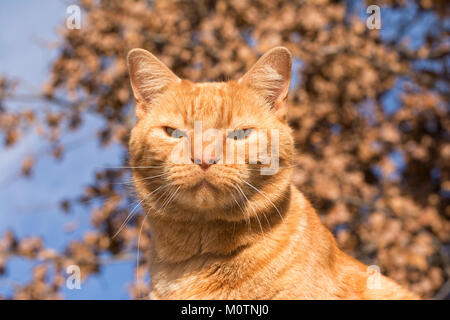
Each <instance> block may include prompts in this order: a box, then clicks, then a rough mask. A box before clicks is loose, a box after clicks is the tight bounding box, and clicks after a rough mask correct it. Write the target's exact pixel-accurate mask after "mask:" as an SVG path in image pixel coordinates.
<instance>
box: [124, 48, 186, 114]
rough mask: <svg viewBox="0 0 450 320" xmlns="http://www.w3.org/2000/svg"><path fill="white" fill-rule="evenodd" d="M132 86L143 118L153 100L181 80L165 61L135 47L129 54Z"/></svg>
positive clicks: (137, 110)
mask: <svg viewBox="0 0 450 320" xmlns="http://www.w3.org/2000/svg"><path fill="white" fill-rule="evenodd" d="M127 63H128V71H129V73H130V80H131V88H132V89H133V93H134V97H135V98H136V116H137V117H138V119H139V118H141V117H142V116H144V114H145V112H146V108H148V107H149V105H150V104H151V102H152V100H153V99H155V97H156V96H158V95H160V94H161V93H163V92H164V91H165V90H167V88H168V87H169V86H170V85H171V84H173V83H179V82H181V79H180V78H178V77H177V76H176V75H175V74H174V73H173V72H172V71H171V70H170V69H169V68H168V67H167V66H166V65H165V64H164V63H162V62H161V61H160V60H159V59H158V58H156V57H155V56H154V55H153V54H151V53H150V52H148V51H147V50H144V49H133V50H131V51H130V52H129V53H128V56H127Z"/></svg>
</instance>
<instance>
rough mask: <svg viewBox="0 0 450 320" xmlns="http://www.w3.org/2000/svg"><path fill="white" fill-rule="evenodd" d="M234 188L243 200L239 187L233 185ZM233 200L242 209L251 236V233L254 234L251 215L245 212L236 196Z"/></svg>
mask: <svg viewBox="0 0 450 320" xmlns="http://www.w3.org/2000/svg"><path fill="white" fill-rule="evenodd" d="M233 187H234V189H235V190H236V192H237V195H239V196H240V198H241V199H243V197H242V195H241V194H240V192H239V190H238V188H237V186H236V185H234V184H233ZM233 199H234V201H235V202H236V203H237V205H238V206H239V208H240V209H241V211H242V213H243V214H244V218H245V222H246V223H247V225H248V234H249V235H250V234H251V232H252V226H251V221H250V214H249V213H248V212H247V211H246V210H244V208H243V207H242V206H241V205H240V203H239V202H238V201H237V200H236V198H234V196H233Z"/></svg>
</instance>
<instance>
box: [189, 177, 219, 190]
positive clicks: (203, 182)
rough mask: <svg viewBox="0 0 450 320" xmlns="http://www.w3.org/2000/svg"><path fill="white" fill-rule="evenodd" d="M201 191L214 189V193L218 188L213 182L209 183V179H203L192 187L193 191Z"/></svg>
mask: <svg viewBox="0 0 450 320" xmlns="http://www.w3.org/2000/svg"><path fill="white" fill-rule="evenodd" d="M200 189H212V190H214V191H217V188H216V187H215V186H214V185H213V184H212V183H211V182H209V181H208V179H207V178H203V179H201V180H200V181H199V182H197V183H196V184H195V185H194V186H193V187H192V190H200Z"/></svg>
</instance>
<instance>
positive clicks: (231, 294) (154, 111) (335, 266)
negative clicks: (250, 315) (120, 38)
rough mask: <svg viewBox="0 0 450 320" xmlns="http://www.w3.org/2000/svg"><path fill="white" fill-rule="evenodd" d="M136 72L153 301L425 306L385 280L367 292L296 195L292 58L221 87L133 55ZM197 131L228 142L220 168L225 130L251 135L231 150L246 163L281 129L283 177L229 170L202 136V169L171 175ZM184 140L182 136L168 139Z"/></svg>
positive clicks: (136, 132)
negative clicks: (182, 146) (181, 148)
mask: <svg viewBox="0 0 450 320" xmlns="http://www.w3.org/2000/svg"><path fill="white" fill-rule="evenodd" d="M128 66H129V70H130V77H131V84H132V88H133V92H134V95H135V98H136V115H137V118H138V121H137V123H136V125H135V127H134V128H133V130H132V133H131V139H130V162H131V166H132V167H134V169H133V178H134V181H135V186H136V190H137V193H138V195H139V197H140V199H141V200H142V206H143V209H144V212H145V213H146V218H147V219H148V222H149V224H150V229H151V236H152V249H151V252H150V253H149V254H150V261H151V265H150V275H151V286H152V290H151V294H150V298H152V299H416V298H417V296H415V295H414V294H413V293H411V292H409V291H407V290H406V289H403V288H402V287H400V286H399V285H398V284H396V283H395V282H394V281H392V280H390V279H389V278H387V277H384V276H380V277H379V278H377V279H376V280H379V281H378V282H377V284H378V285H377V286H375V287H374V286H371V285H368V283H369V282H370V281H371V280H373V279H371V278H370V276H371V273H370V272H368V268H367V266H365V265H364V264H362V263H360V262H358V261H357V260H355V259H353V258H352V257H350V256H348V255H347V254H345V253H344V252H342V251H341V250H340V249H339V248H338V247H337V244H336V241H335V239H334V237H333V236H332V234H331V233H330V232H329V231H328V230H327V229H326V228H325V227H324V226H323V224H322V223H321V222H320V219H319V217H318V215H317V214H316V212H315V210H314V209H313V207H312V206H311V204H310V203H309V202H308V200H307V199H306V198H305V197H304V196H303V195H302V193H301V192H300V191H299V190H298V189H297V188H296V187H294V186H293V184H292V182H291V176H292V171H293V169H292V161H293V154H294V141H293V138H292V135H291V129H290V128H289V126H288V124H287V121H286V119H285V118H286V111H287V103H286V97H287V93H288V88H289V81H290V70H291V54H290V53H289V51H288V50H287V49H285V48H280V47H279V48H275V49H272V50H271V51H269V52H268V53H266V54H265V55H264V56H263V57H262V58H261V59H260V60H259V61H258V62H257V63H256V64H255V66H254V67H253V68H252V69H251V70H249V71H248V72H247V73H246V74H245V75H244V76H243V77H242V78H241V79H239V80H238V81H228V82H220V83H192V82H190V81H188V80H181V79H179V78H178V77H177V76H176V75H175V74H173V73H172V72H171V71H170V70H169V69H168V68H167V67H166V66H165V65H163V64H162V63H161V62H160V61H159V60H158V59H157V58H156V57H154V56H153V55H152V54H150V53H149V52H147V51H145V50H142V49H134V50H132V51H131V52H130V53H129V55H128ZM194 121H201V124H202V130H203V131H205V130H207V129H210V128H215V129H218V130H219V132H221V135H222V138H223V139H222V140H221V142H214V143H221V144H222V148H223V150H224V154H223V155H222V157H224V155H225V154H226V153H227V152H230V151H228V149H227V148H228V145H227V144H225V142H224V141H227V136H226V131H225V130H226V129H231V130H240V129H248V130H249V131H248V132H250V134H249V136H248V137H247V138H245V139H239V140H236V141H232V142H231V143H235V144H236V146H237V145H238V144H241V146H243V148H244V149H245V150H246V151H248V150H249V148H250V147H252V144H253V143H257V142H256V141H257V139H256V138H255V134H254V133H252V132H253V130H255V131H256V130H264V129H269V130H270V129H276V130H277V132H279V137H278V140H277V141H275V138H274V136H272V135H271V134H269V138H268V147H269V150H272V149H270V147H271V146H272V145H273V144H274V143H277V142H278V149H279V170H278V171H277V172H276V173H275V174H272V175H262V174H261V172H260V168H261V167H262V166H264V165H262V164H250V163H249V158H248V155H247V152H246V156H245V163H240V164H239V163H231V164H229V163H224V162H223V161H222V162H221V161H220V160H221V159H219V158H220V157H219V156H218V155H217V154H215V153H214V151H208V152H206V149H207V145H208V144H209V143H210V141H208V140H207V139H206V138H204V137H203V136H202V137H200V139H201V143H202V150H203V152H202V154H201V155H200V159H196V158H195V156H193V157H191V158H192V162H191V163H181V164H180V163H174V162H173V161H171V160H173V158H171V156H173V150H174V148H175V147H176V146H177V144H178V143H179V142H180V139H186V143H187V145H190V146H191V147H192V145H193V144H195V142H194V136H195V134H194V131H193V130H194ZM175 129H176V130H180V132H182V133H183V136H182V137H173V136H170V135H169V134H168V132H173V131H174V130H175ZM203 131H202V132H203ZM197 138H198V137H197ZM228 142H229V141H228ZM208 150H210V149H208ZM213 150H216V149H213ZM257 150H258V152H260V149H257ZM191 151H192V150H191ZM211 159H212V160H215V161H216V162H217V163H215V164H210V163H209V162H208V161H209V160H211ZM196 160H199V164H196V163H195V161H196Z"/></svg>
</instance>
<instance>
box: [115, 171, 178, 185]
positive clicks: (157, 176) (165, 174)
mask: <svg viewBox="0 0 450 320" xmlns="http://www.w3.org/2000/svg"><path fill="white" fill-rule="evenodd" d="M169 175H170V174H169V173H167V172H165V173H162V174H158V175H155V176H150V177H145V178H142V179H134V178H131V179H129V180H128V181H124V182H115V183H114V184H133V183H135V182H142V181H146V180H152V179H156V178H159V177H168V176H169Z"/></svg>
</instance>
